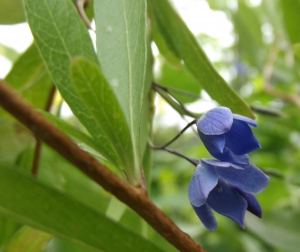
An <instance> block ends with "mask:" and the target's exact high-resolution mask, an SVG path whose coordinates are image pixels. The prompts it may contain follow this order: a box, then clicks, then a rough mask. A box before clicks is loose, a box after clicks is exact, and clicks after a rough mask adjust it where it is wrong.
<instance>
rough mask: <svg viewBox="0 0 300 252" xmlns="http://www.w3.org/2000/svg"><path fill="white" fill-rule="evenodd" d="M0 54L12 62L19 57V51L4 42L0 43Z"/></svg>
mask: <svg viewBox="0 0 300 252" xmlns="http://www.w3.org/2000/svg"><path fill="white" fill-rule="evenodd" d="M0 55H2V56H4V57H6V58H7V59H9V60H10V61H12V62H13V61H15V60H16V59H17V58H18V57H19V53H18V52H17V51H16V50H15V49H13V48H11V47H9V46H6V45H4V44H0Z"/></svg>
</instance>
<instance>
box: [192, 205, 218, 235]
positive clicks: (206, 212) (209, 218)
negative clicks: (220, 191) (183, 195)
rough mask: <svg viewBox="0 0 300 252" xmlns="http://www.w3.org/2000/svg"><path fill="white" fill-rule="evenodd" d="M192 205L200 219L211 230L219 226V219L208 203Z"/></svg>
mask: <svg viewBox="0 0 300 252" xmlns="http://www.w3.org/2000/svg"><path fill="white" fill-rule="evenodd" d="M192 207H193V208H194V211H195V213H196V214H197V216H198V218H199V219H200V221H201V222H202V223H203V225H204V226H205V227H206V228H207V229H208V230H209V231H212V230H214V229H216V228H217V221H216V218H215V216H214V214H213V212H212V211H211V208H210V207H208V206H207V205H206V204H204V205H202V206H201V207H196V206H193V205H192Z"/></svg>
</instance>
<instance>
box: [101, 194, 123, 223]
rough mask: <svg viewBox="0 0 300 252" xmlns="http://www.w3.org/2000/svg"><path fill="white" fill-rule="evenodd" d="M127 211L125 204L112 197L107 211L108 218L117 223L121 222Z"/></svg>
mask: <svg viewBox="0 0 300 252" xmlns="http://www.w3.org/2000/svg"><path fill="white" fill-rule="evenodd" d="M125 210H126V205H125V204H124V203H123V202H121V201H119V200H118V199H117V198H115V197H113V196H112V197H111V198H110V202H109V205H108V208H107V210H106V216H107V217H109V218H111V219H113V220H115V221H119V220H120V219H121V217H122V215H123V214H124V212H125Z"/></svg>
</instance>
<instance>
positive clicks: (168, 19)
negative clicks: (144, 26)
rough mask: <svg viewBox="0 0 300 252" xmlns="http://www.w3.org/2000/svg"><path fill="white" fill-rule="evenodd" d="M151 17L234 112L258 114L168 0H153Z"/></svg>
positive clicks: (213, 95)
mask: <svg viewBox="0 0 300 252" xmlns="http://www.w3.org/2000/svg"><path fill="white" fill-rule="evenodd" d="M148 6H149V11H150V16H151V19H154V22H155V23H156V24H157V27H158V29H159V31H160V32H161V35H162V36H164V38H165V42H166V43H168V44H169V47H170V48H171V49H173V48H174V49H175V51H176V52H177V55H179V56H180V57H181V59H182V60H183V61H184V64H185V65H186V67H187V69H188V70H189V71H190V72H191V74H192V75H193V76H194V78H195V79H196V80H197V81H198V82H199V84H201V86H202V87H203V88H204V89H205V90H206V91H207V93H208V94H209V95H210V96H211V98H212V99H214V100H216V101H217V102H218V103H219V104H220V105H223V106H226V107H229V108H230V109H231V110H232V111H233V112H234V113H237V114H242V115H245V116H248V117H252V118H253V117H254V115H253V113H252V112H251V110H250V108H249V106H248V105H247V104H246V103H245V102H244V101H243V100H242V99H241V98H240V97H239V96H238V95H237V94H236V93H235V92H234V91H233V90H232V89H231V88H230V87H229V86H228V85H227V83H226V82H225V81H224V79H223V78H222V77H221V76H220V75H219V74H218V73H217V71H216V70H215V69H214V67H213V66H212V64H211V63H210V61H209V59H208V58H207V56H206V55H205V53H204V52H203V50H202V49H201V47H200V46H199V44H198V42H197V41H196V39H195V37H194V36H193V34H192V33H191V32H190V30H189V29H188V28H187V26H186V24H185V23H184V22H183V21H182V19H181V18H180V17H179V15H178V14H177V13H176V12H175V10H174V9H173V8H172V7H171V5H170V4H169V2H168V0H149V1H148ZM182 85H184V83H182Z"/></svg>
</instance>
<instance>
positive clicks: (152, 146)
mask: <svg viewBox="0 0 300 252" xmlns="http://www.w3.org/2000/svg"><path fill="white" fill-rule="evenodd" d="M148 145H149V146H150V147H151V148H152V149H154V150H164V151H167V152H169V153H172V154H174V155H176V156H179V157H182V158H184V159H185V160H187V161H189V162H190V163H191V164H193V165H194V166H197V165H198V164H199V161H198V160H196V159H194V158H190V157H188V156H186V155H184V154H182V153H181V152H178V151H175V150H171V149H169V148H167V147H164V146H161V147H160V146H155V145H153V143H151V141H150V140H148Z"/></svg>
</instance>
